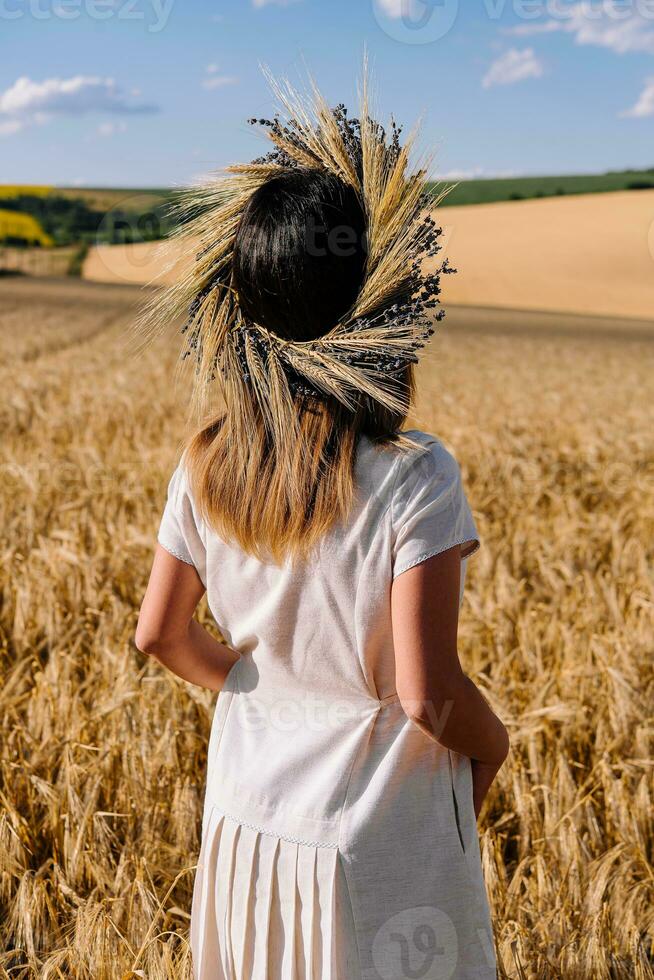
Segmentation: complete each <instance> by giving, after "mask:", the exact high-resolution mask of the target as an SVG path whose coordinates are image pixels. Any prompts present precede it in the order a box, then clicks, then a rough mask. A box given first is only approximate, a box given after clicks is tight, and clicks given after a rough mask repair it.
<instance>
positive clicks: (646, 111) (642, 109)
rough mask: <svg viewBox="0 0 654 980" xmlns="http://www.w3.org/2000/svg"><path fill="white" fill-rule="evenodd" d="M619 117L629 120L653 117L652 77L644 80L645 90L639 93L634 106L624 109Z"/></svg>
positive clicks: (653, 83)
mask: <svg viewBox="0 0 654 980" xmlns="http://www.w3.org/2000/svg"><path fill="white" fill-rule="evenodd" d="M621 115H622V116H626V117H629V118H631V119H644V118H645V116H654V75H651V76H650V77H649V78H648V79H647V80H646V82H645V88H644V89H643V91H642V92H641V93H640V96H639V98H638V101H637V102H636V104H635V105H633V106H632V107H631V109H625V111H624V112H622V113H621Z"/></svg>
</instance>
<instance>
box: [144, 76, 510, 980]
mask: <svg viewBox="0 0 654 980" xmlns="http://www.w3.org/2000/svg"><path fill="white" fill-rule="evenodd" d="M281 95H282V97H283V98H285V99H286V108H287V112H288V118H287V120H286V122H282V121H280V119H279V118H275V120H273V121H272V122H269V121H266V120H260V123H261V124H262V125H263V126H264V127H265V128H266V129H267V132H268V135H269V136H270V137H271V139H272V141H273V143H274V147H275V148H274V150H273V151H272V152H271V153H270V154H268V155H267V156H266V157H263V158H261V159H260V160H257V161H254V163H252V164H249V165H246V166H242V167H236V168H232V176H231V177H229V178H226V179H225V180H223V181H221V182H219V183H218V184H217V185H216V186H215V187H213V188H210V189H209V190H207V191H206V192H205V193H204V194H203V195H200V197H199V198H198V199H195V200H194V201H192V202H191V207H190V218H191V220H189V221H187V222H186V224H185V225H184V231H183V235H184V236H186V237H188V239H189V241H191V242H193V243H194V246H195V250H196V252H197V257H196V262H195V264H194V265H193V267H192V269H191V270H190V272H189V274H188V278H187V280H186V281H185V282H184V283H182V284H181V285H180V286H178V287H175V289H173V290H172V291H171V293H170V294H169V295H168V296H167V297H165V298H164V300H163V302H162V303H161V304H159V305H158V306H155V308H154V309H153V310H152V311H151V316H152V317H153V319H154V320H159V319H161V318H162V317H167V318H170V316H172V315H173V314H175V313H176V312H178V310H179V308H180V306H186V305H188V307H189V309H190V316H189V320H188V322H187V324H186V327H185V332H186V335H187V338H188V343H189V351H191V352H192V353H193V355H194V357H195V359H196V366H197V370H196V385H197V388H196V393H197V394H198V396H199V401H200V403H201V405H202V406H203V410H204V412H205V416H204V421H203V422H202V424H201V425H200V426H199V428H197V430H196V431H195V432H194V434H193V435H192V437H191V438H190V439H189V441H188V444H187V446H186V448H185V452H184V455H183V457H182V460H181V462H180V464H179V466H178V468H177V469H176V471H175V473H174V475H173V477H172V480H171V482H170V486H169V491H168V502H167V505H166V508H165V512H164V515H163V519H162V522H161V528H160V531H159V545H158V548H157V552H156V555H155V559H154V565H153V569H152V574H151V578H150V582H149V585H148V589H147V593H146V596H145V599H144V601H143V606H142V609H141V613H140V617H139V623H138V629H137V634H136V644H137V646H138V647H139V649H140V650H142V651H143V652H144V653H148V654H151V655H153V656H154V657H156V658H157V659H158V660H159V661H160V662H161V663H162V664H164V665H165V666H166V667H168V668H169V669H171V670H173V671H174V672H175V673H176V674H177V675H178V676H180V677H182V678H184V679H185V680H187V681H190V682H191V683H194V684H199V685H201V686H203V687H206V688H209V689H210V690H214V691H220V696H219V698H218V703H217V707H216V712H215V716H214V722H213V728H212V734H211V741H210V746H209V761H208V780H207V790H206V803H205V812H204V822H203V839H202V850H201V854H200V858H199V862H198V870H197V875H196V881H195V890H194V898H193V910H192V924H191V939H192V948H193V958H194V969H195V974H196V977H197V978H199V980H223V978H237V980H247V978H254V980H265V978H271V980H272V978H283V980H287V978H288V980H291V978H296V977H297V978H307V980H308V978H314V980H317V978H322V980H368V978H382V980H400V978H405V977H406V978H409V977H420V978H451V977H456V978H490V977H494V976H495V961H494V954H493V944H492V934H491V928H490V921H489V915H488V907H487V900H486V895H485V891H484V885H483V880H482V874H481V866H480V858H479V847H478V840H477V835H476V826H475V817H476V815H478V813H479V809H480V807H481V804H482V801H483V799H484V797H485V795H486V793H487V792H488V789H489V787H490V785H491V783H492V781H493V779H494V777H495V775H496V774H497V771H498V769H499V767H500V766H501V764H502V762H503V761H504V759H505V757H506V754H507V751H508V740H507V734H506V730H505V729H504V726H503V725H502V723H501V722H500V721H499V719H498V718H497V717H496V716H495V715H494V714H493V712H492V711H491V709H490V708H489V706H488V705H487V703H486V701H485V700H484V698H483V697H482V696H481V694H480V693H479V691H478V689H477V688H476V687H475V685H474V684H473V683H472V681H471V680H470V679H469V678H468V677H466V675H465V674H464V672H463V670H462V668H461V665H460V663H459V659H458V655H457V642H456V637H457V618H458V610H459V604H460V600H461V597H462V591H463V581H464V574H465V563H466V561H467V559H468V557H469V556H470V555H472V554H473V552H474V551H475V550H476V549H477V547H478V539H477V531H476V529H475V525H474V523H473V519H472V516H471V513H470V510H469V507H468V504H467V502H466V499H465V495H464V492H463V489H462V486H461V480H460V474H459V469H458V466H457V464H456V462H455V461H454V459H453V458H452V456H451V455H450V454H449V453H448V452H447V450H446V449H445V448H444V447H443V445H442V444H441V443H440V442H439V441H438V440H437V439H436V438H434V437H432V436H430V435H427V434H425V433H423V432H418V431H409V432H405V433H402V432H401V429H402V426H403V424H404V422H405V419H406V415H407V411H408V409H409V407H410V401H411V393H412V384H413V376H412V371H413V364H414V362H415V361H416V360H417V352H418V351H419V350H420V349H421V348H422V347H423V346H424V343H425V341H426V340H427V339H428V337H429V335H430V334H431V333H432V332H433V326H432V324H433V321H434V319H440V316H441V315H442V314H441V313H440V312H439V311H436V310H435V307H436V304H437V302H438V300H437V296H438V293H439V273H441V272H444V271H448V269H447V266H446V264H443V265H441V267H440V269H438V271H436V272H431V273H428V272H426V271H425V270H424V268H423V260H424V258H425V257H428V256H433V255H435V254H436V252H437V251H438V249H439V246H438V235H439V231H438V229H436V228H435V226H434V223H433V221H432V220H431V218H429V217H425V209H424V204H425V199H424V196H423V195H424V173H423V172H422V171H418V172H412V171H411V170H410V168H409V163H408V154H407V150H406V148H403V147H401V145H400V138H399V136H400V131H399V130H398V129H396V128H395V126H393V128H392V131H391V133H390V135H387V134H386V133H385V132H384V130H383V129H382V127H381V126H379V125H378V124H377V123H375V122H374V121H373V120H372V119H371V118H370V116H369V113H368V110H367V107H366V105H365V104H364V106H363V107H362V112H361V121H360V122H359V121H358V120H352V119H350V118H349V117H348V116H347V113H346V111H345V109H344V107H342V106H339V107H338V108H337V109H336V110H333V111H331V110H329V109H328V108H327V107H326V105H325V103H324V102H323V101H322V100H321V99H320V97H319V96H317V95H316V96H315V103H314V105H313V107H311V109H310V108H308V107H307V105H306V104H304V103H303V102H302V101H301V100H297V98H296V97H294V96H290V97H289V96H288V92H287V91H285V92H284V93H281ZM198 241H199V242H200V250H199V252H198V250H197V242H198ZM212 382H213V384H212ZM216 383H217V384H218V386H219V390H220V392H221V395H222V399H223V401H222V405H221V407H220V409H219V410H218V409H216V408H214V409H213V410H212V409H211V408H210V407H209V408H207V398H208V397H209V396H210V392H211V391H212V390H213V388H214V387H215V386H216ZM205 591H206V592H207V596H208V602H209V606H210V609H211V612H212V614H213V616H214V617H215V620H216V622H217V623H218V625H219V627H220V631H221V633H222V636H223V637H224V640H225V642H224V643H220V642H218V641H217V640H215V639H213V638H212V637H211V636H210V635H209V633H207V632H206V631H205V630H204V629H203V628H202V627H201V626H200V625H199V624H198V623H197V622H196V621H195V620H194V619H193V615H194V611H195V609H196V606H197V604H198V602H199V600H200V598H201V597H202V595H203V593H204V592H205Z"/></svg>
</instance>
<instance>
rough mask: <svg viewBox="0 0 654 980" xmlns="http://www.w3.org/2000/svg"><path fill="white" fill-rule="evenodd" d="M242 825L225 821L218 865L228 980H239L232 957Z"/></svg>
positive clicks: (218, 897) (218, 907) (219, 925)
mask: <svg viewBox="0 0 654 980" xmlns="http://www.w3.org/2000/svg"><path fill="white" fill-rule="evenodd" d="M240 829H241V828H240V825H239V824H237V823H235V822H234V821H233V820H225V821H224V823H223V829H222V834H221V835H220V845H219V848H218V862H217V864H216V882H215V892H216V912H217V920H218V921H217V929H218V937H219V941H220V948H221V952H222V960H223V964H222V968H223V973H224V975H225V977H226V978H227V980H239V978H237V977H236V974H235V972H234V959H233V955H232V904H233V895H234V887H233V886H234V876H235V870H236V848H237V845H238V837H239V833H240Z"/></svg>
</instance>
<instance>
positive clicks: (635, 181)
mask: <svg viewBox="0 0 654 980" xmlns="http://www.w3.org/2000/svg"><path fill="white" fill-rule="evenodd" d="M444 183H448V182H447V181H445V182H444ZM432 188H433V189H441V188H442V185H441V184H432ZM648 188H652V189H654V169H651V170H624V171H621V172H615V173H606V174H571V175H569V176H561V177H502V178H500V177H498V178H489V179H484V180H462V181H461V182H460V183H458V184H457V185H456V187H455V188H454V189H453V190H452V191H451V192H450V193H449V194H448V196H447V203H448V204H449V205H452V206H454V205H460V204H490V203H491V202H492V201H521V200H528V199H529V198H534V197H561V196H563V195H566V194H605V193H608V192H610V191H630V190H646V189H648Z"/></svg>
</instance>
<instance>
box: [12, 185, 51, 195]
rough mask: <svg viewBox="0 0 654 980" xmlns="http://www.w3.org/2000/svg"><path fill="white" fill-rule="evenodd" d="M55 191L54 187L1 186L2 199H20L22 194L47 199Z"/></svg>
mask: <svg viewBox="0 0 654 980" xmlns="http://www.w3.org/2000/svg"><path fill="white" fill-rule="evenodd" d="M53 190H54V188H53V187H46V186H43V187H41V186H38V185H36V184H0V198H10V197H20V196H21V195H22V194H31V195H32V196H33V197H45V196H46V195H47V194H51V193H52V191H53Z"/></svg>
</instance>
